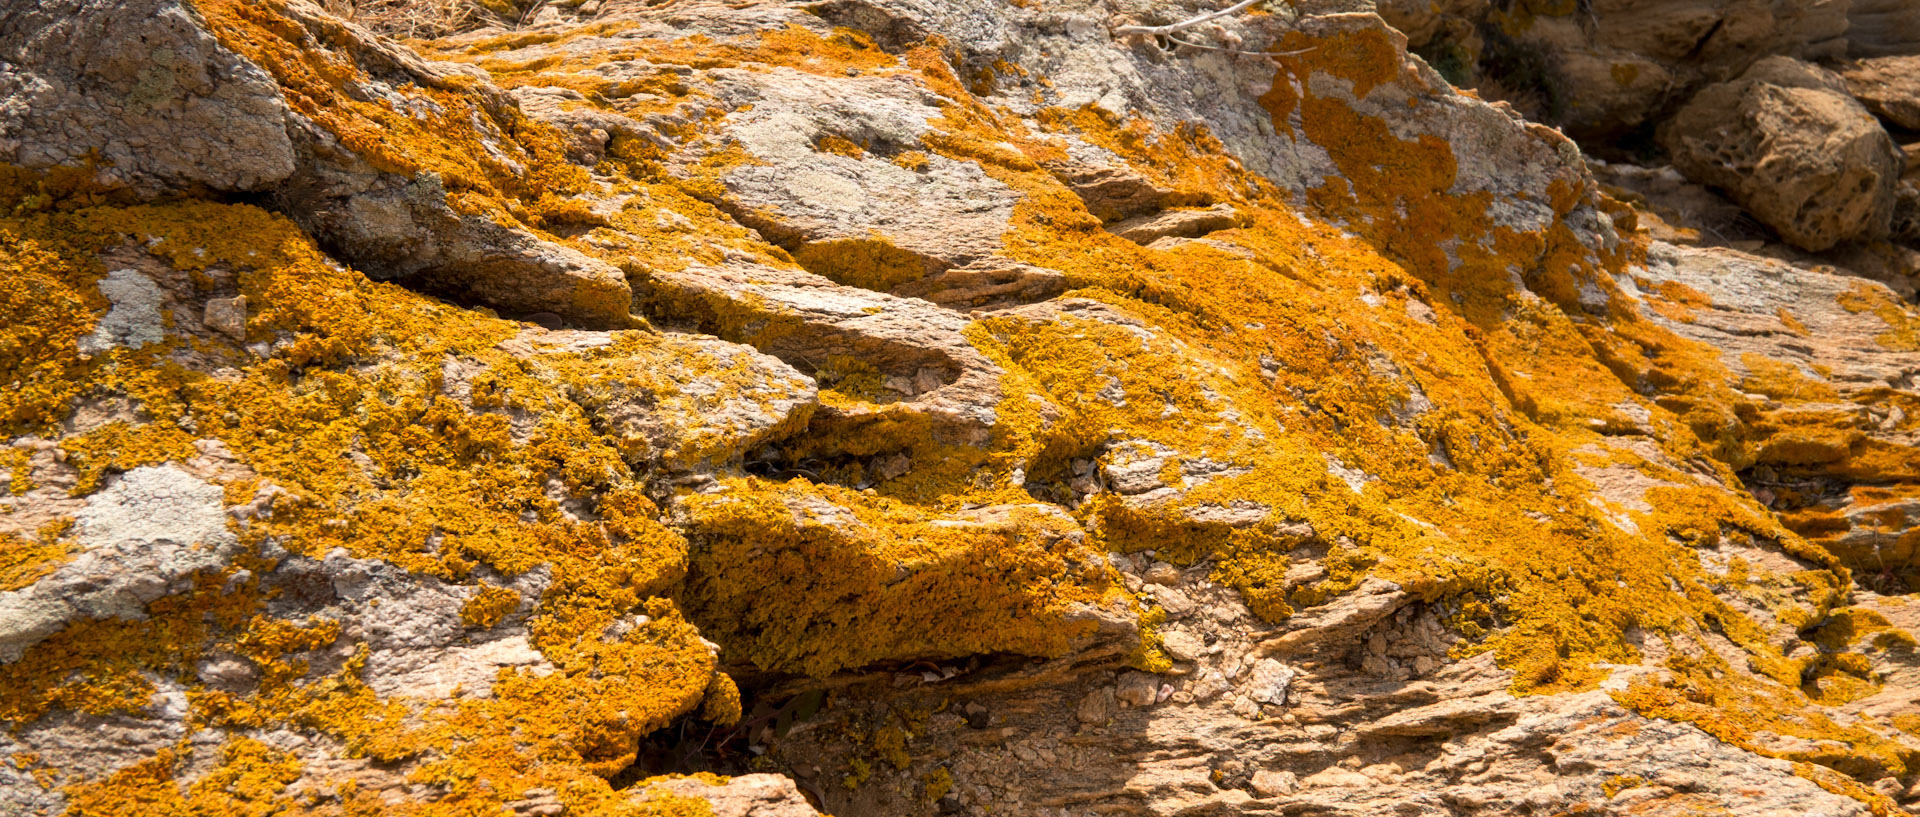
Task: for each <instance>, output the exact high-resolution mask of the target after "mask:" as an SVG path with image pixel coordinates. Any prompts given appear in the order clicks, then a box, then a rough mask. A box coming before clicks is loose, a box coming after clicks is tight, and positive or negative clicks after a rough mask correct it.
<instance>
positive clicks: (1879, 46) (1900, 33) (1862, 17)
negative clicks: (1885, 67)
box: [1846, 0, 1920, 57]
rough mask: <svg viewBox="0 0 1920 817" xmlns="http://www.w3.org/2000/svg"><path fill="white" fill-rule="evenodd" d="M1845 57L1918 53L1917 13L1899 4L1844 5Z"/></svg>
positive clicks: (1883, 0) (1859, 0)
mask: <svg viewBox="0 0 1920 817" xmlns="http://www.w3.org/2000/svg"><path fill="white" fill-rule="evenodd" d="M1846 8H1847V23H1848V25H1847V53H1849V54H1851V55H1853V56H1856V57H1888V56H1899V55H1907V54H1913V53H1914V52H1915V51H1916V50H1920V9H1915V8H1914V7H1913V4H1911V3H1906V2H1902V0H1852V2H1850V3H1848V4H1847V7H1846Z"/></svg>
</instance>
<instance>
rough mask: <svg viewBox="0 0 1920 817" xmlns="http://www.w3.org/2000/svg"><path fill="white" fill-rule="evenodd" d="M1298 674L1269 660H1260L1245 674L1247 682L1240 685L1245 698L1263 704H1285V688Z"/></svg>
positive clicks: (1283, 665)
mask: <svg viewBox="0 0 1920 817" xmlns="http://www.w3.org/2000/svg"><path fill="white" fill-rule="evenodd" d="M1298 674H1299V673H1297V672H1295V671H1294V670H1293V669H1292V668H1291V667H1288V666H1286V665H1285V664H1282V663H1280V662H1279V661H1275V660H1273V659H1271V658H1262V659H1260V661H1259V662H1258V663H1256V664H1254V665H1253V671H1252V672H1249V673H1247V680H1246V681H1245V682H1243V683H1242V684H1241V685H1240V688H1241V690H1242V691H1243V692H1245V693H1246V696H1247V697H1248V698H1250V699H1252V700H1254V701H1256V702H1259V703H1263V704H1285V703H1286V702H1287V687H1288V686H1289V685H1291V684H1292V683H1293V679H1294V677H1295V676H1296V675H1298Z"/></svg>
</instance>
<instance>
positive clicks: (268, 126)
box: [0, 0, 294, 196]
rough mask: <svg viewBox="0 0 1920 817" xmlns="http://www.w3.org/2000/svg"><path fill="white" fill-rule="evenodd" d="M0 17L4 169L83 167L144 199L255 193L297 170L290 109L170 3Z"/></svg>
mask: <svg viewBox="0 0 1920 817" xmlns="http://www.w3.org/2000/svg"><path fill="white" fill-rule="evenodd" d="M126 5H127V4H124V3H120V2H114V1H113V0H49V1H48V2H44V3H20V4H8V5H7V7H6V8H0V163H5V164H10V165H15V166H19V167H22V168H26V169H29V170H45V169H49V168H54V167H59V166H79V165H83V164H87V165H91V166H92V169H93V170H94V172H93V174H92V178H91V179H90V182H91V184H92V185H94V186H97V187H100V188H105V189H119V188H132V189H133V190H135V191H137V192H139V193H141V194H144V195H148V196H151V195H157V194H161V193H165V192H170V191H181V190H192V189H195V188H202V189H213V190H224V191H239V190H259V189H263V188H265V187H268V186H270V185H273V184H275V183H277V182H280V181H282V180H284V179H286V178H287V177H288V176H289V175H291V174H292V173H293V169H294V156H293V145H292V142H291V140H289V138H288V136H287V122H286V120H287V106H286V102H285V100H284V99H283V98H282V97H281V94H280V88H279V86H278V85H276V84H275V83H274V81H273V78H272V77H270V76H268V75H267V73H266V72H265V71H262V70H260V68H259V67H258V66H256V65H254V64H253V63H251V62H249V61H247V60H246V59H245V58H243V57H241V56H239V55H238V54H235V53H234V52H233V51H231V50H228V49H227V48H226V47H225V46H223V45H221V44H220V43H219V41H218V40H216V39H215V38H214V36H213V35H212V34H210V33H209V32H208V31H207V30H206V28H205V24H204V21H202V20H201V19H200V16H199V15H198V14H197V13H195V12H194V11H192V9H191V8H190V7H188V6H185V5H183V4H181V3H179V2H176V1H175V0H160V2H144V3H139V4H136V5H138V6H141V8H132V9H129V8H124V7H125V6H126Z"/></svg>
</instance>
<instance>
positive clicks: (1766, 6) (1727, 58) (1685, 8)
mask: <svg viewBox="0 0 1920 817" xmlns="http://www.w3.org/2000/svg"><path fill="white" fill-rule="evenodd" d="M1858 7H1859V4H1857V3H1856V4H1853V5H1852V6H1849V5H1848V4H1846V3H1835V2H1830V0H1785V1H1784V2H1744V0H1706V1H1705V2H1645V1H1644V0H1595V2H1591V3H1579V4H1566V3H1562V4H1533V5H1525V6H1520V7H1510V6H1507V5H1502V4H1496V3H1485V2H1469V1H1463V2H1443V3H1436V2H1429V1H1428V0H1405V1H1404V2H1402V1H1401V0H1393V1H1392V2H1385V3H1382V4H1381V5H1380V11H1381V15H1382V16H1384V17H1386V19H1387V20H1388V22H1390V23H1392V24H1393V25H1394V26H1395V27H1396V28H1399V29H1401V30H1402V31H1406V32H1407V33H1408V35H1409V36H1410V37H1411V38H1412V43H1413V46H1414V48H1415V49H1416V50H1418V51H1419V52H1420V53H1421V54H1422V55H1423V56H1425V57H1426V58H1427V60H1428V61H1429V62H1431V63H1433V64H1435V65H1436V66H1440V67H1442V70H1443V71H1444V72H1446V73H1448V78H1449V79H1450V80H1452V81H1454V82H1455V83H1456V84H1459V85H1461V86H1462V87H1471V88H1479V89H1480V90H1481V92H1482V93H1483V94H1487V95H1492V96H1495V97H1498V98H1502V99H1508V100H1510V101H1511V102H1512V103H1513V104H1514V105H1516V106H1519V107H1521V109H1522V110H1524V111H1526V112H1527V114H1528V115H1529V116H1532V117H1535V118H1539V119H1542V120H1544V121H1546V122H1549V123H1551V124H1554V125H1558V126H1562V127H1564V128H1566V129H1567V131H1568V132H1569V133H1571V134H1573V135H1575V136H1576V137H1577V138H1580V139H1583V140H1594V141H1595V142H1596V143H1599V144H1605V141H1606V140H1609V139H1612V138H1616V137H1619V136H1622V135H1624V134H1626V133H1628V132H1630V131H1632V130H1634V129H1635V128H1637V127H1640V126H1642V125H1645V124H1651V123H1654V122H1657V121H1659V120H1660V119H1661V118H1662V116H1663V114H1665V113H1666V112H1667V111H1668V110H1669V109H1670V108H1671V107H1672V106H1674V105H1676V104H1678V103H1680V102H1682V101H1684V100H1685V99H1686V98H1687V97H1689V96H1691V95H1692V94H1693V92H1695V91H1697V90H1698V89H1700V88H1701V87H1703V86H1705V85H1707V84H1710V83H1715V82H1726V81H1730V80H1732V79H1734V78H1735V77H1738V76H1739V75H1740V74H1741V73H1743V72H1745V71H1746V70H1747V68H1748V67H1749V66H1751V65H1752V64H1753V63H1754V62H1756V61H1758V60H1760V59H1761V58H1764V57H1768V56H1776V55H1778V56H1789V57H1795V58H1799V59H1806V60H1814V59H1825V58H1833V57H1840V56H1844V55H1845V54H1846V53H1848V47H1849V42H1848V39H1847V38H1848V37H1849V36H1850V32H1852V31H1854V29H1855V28H1856V26H1854V25H1852V24H1851V20H1850V14H1851V10H1852V9H1857V8H1858Z"/></svg>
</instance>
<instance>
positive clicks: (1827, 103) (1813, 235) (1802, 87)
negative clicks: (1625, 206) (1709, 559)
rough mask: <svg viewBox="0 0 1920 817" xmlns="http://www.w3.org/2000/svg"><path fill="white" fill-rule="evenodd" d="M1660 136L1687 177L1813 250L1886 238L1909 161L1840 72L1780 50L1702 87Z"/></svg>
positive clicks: (1799, 244)
mask: <svg viewBox="0 0 1920 817" xmlns="http://www.w3.org/2000/svg"><path fill="white" fill-rule="evenodd" d="M1661 143H1662V144H1663V145H1664V146H1665V147H1666V149H1667V151H1668V153H1670V154H1671V155H1672V157H1673V162H1674V165H1675V166H1676V167H1678V168H1679V169H1680V171H1681V172H1683V173H1685V174H1687V176H1688V177H1690V178H1692V179H1695V180H1697V181H1699V182H1702V183H1704V184H1708V185H1712V186H1714V187H1718V188H1721V189H1723V190H1726V191H1727V192H1728V194H1729V195H1730V196H1731V197H1732V198H1733V200H1734V201H1736V202H1739V204H1740V205H1741V206H1742V207H1744V208H1746V210H1747V212H1749V213H1752V214H1753V215H1754V217H1755V218H1758V219H1759V220H1760V221H1762V222H1764V223H1765V224H1766V225H1767V226H1769V227H1772V228H1773V229H1775V230H1777V231H1779V233H1780V236H1781V238H1783V239H1785V240H1786V241H1787V242H1788V243H1791V244H1793V245H1795V246H1797V247H1801V248H1803V249H1807V250H1815V251H1818V250H1825V249H1828V248H1831V247H1833V246H1834V245H1836V244H1839V243H1841V242H1843V241H1852V240H1860V239H1873V238H1883V237H1885V236H1886V235H1887V232H1888V229H1889V225H1890V223H1891V219H1892V216H1893V207H1894V197H1895V192H1896V190H1897V188H1898V185H1899V181H1900V176H1901V173H1902V171H1903V170H1904V168H1905V164H1906V162H1905V160H1904V158H1903V157H1902V156H1901V155H1900V152H1899V151H1898V150H1896V149H1895V148H1894V145H1893V140H1892V139H1891V138H1889V137H1888V136H1887V133H1886V131H1885V130H1883V129H1882V128H1881V127H1880V124H1879V122H1877V121H1875V120H1874V118H1873V116H1872V115H1871V114H1869V113H1868V112H1867V110H1866V108H1864V107H1862V106H1861V105H1860V104H1859V103H1858V102H1855V101H1854V99H1853V98H1852V97H1851V96H1849V95H1848V94H1847V91H1846V85H1845V84H1844V82H1843V81H1842V80H1841V79H1840V78H1839V77H1838V76H1835V75H1834V74H1832V73H1830V72H1827V71H1823V70H1821V69H1820V68H1818V67H1815V66H1812V65H1808V64H1806V63H1803V62H1798V61H1795V60H1792V59H1788V58H1784V57H1770V58H1768V59H1765V60H1761V61H1760V62H1758V63H1755V64H1754V66H1753V67H1752V68H1750V69H1748V70H1747V72H1746V73H1745V74H1742V75H1741V77H1740V79H1738V80H1736V81H1733V82H1728V83H1722V84H1719V85H1712V86H1708V87H1707V88H1706V89H1704V90H1702V91H1701V92H1700V93H1699V94H1697V95H1695V96H1694V97H1693V99H1691V100H1689V101H1688V102H1687V104H1686V105H1685V106H1684V107H1682V108H1681V109H1680V110H1679V111H1678V112H1677V113H1675V114H1674V116H1673V118H1672V119H1671V120H1668V121H1667V122H1666V123H1665V124H1664V125H1662V131H1661Z"/></svg>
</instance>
